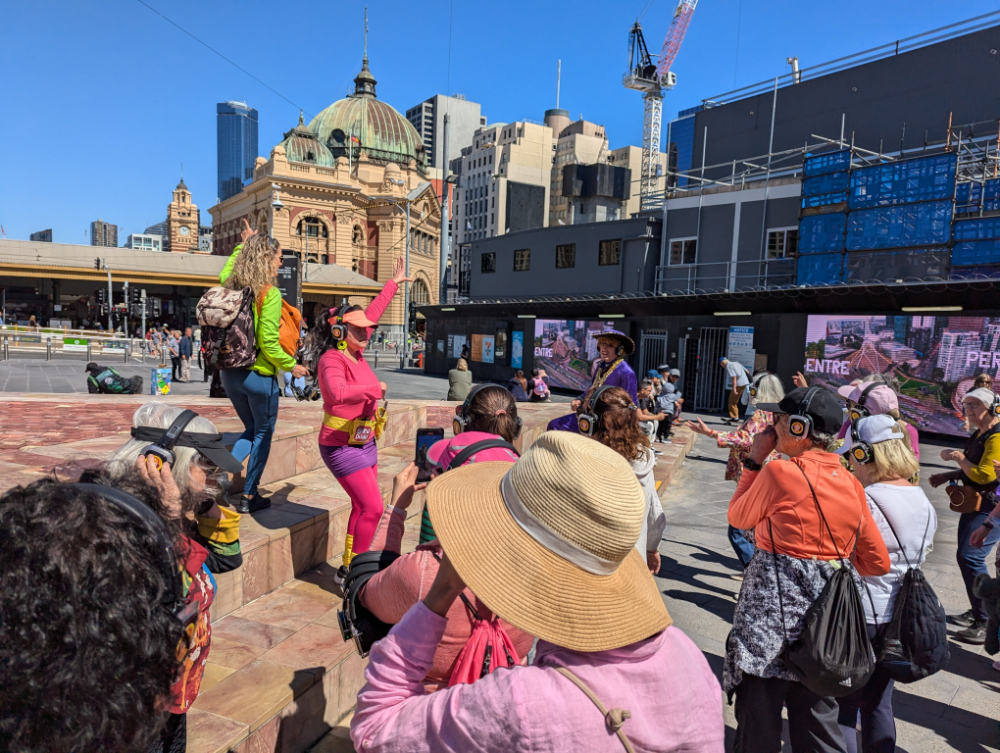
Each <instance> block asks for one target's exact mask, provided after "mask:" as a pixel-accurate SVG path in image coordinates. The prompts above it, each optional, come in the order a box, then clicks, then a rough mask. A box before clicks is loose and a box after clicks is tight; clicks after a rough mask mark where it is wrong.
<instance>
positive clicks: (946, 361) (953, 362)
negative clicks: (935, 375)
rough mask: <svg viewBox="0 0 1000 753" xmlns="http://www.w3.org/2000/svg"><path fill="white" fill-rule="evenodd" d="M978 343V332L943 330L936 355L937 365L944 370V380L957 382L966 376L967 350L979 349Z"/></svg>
mask: <svg viewBox="0 0 1000 753" xmlns="http://www.w3.org/2000/svg"><path fill="white" fill-rule="evenodd" d="M979 343H980V334H979V332H952V331H951V330H945V331H944V333H943V334H942V335H941V344H940V346H939V349H938V356H937V366H938V368H939V369H941V370H942V371H943V372H944V377H943V378H944V381H946V382H957V381H959V380H960V379H962V378H963V377H965V376H966V371H967V369H968V368H969V367H968V365H967V363H966V358H967V356H968V355H969V351H973V350H975V351H978V350H979Z"/></svg>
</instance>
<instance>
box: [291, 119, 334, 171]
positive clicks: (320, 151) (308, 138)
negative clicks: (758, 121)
mask: <svg viewBox="0 0 1000 753" xmlns="http://www.w3.org/2000/svg"><path fill="white" fill-rule="evenodd" d="M279 146H283V147H284V148H285V157H286V158H287V159H288V161H289V162H308V163H309V164H311V165H319V166H321V167H333V162H334V160H333V154H332V153H331V152H330V150H329V149H328V148H327V147H326V145H325V144H324V143H323V142H322V141H320V140H319V139H317V138H316V134H315V133H313V132H312V131H311V130H310V129H308V128H306V125H305V123H303V122H302V113H299V124H298V125H297V126H295V128H293V129H292V130H290V131H288V132H287V133H286V134H285V140H284V141H282V142H281V143H280V144H279Z"/></svg>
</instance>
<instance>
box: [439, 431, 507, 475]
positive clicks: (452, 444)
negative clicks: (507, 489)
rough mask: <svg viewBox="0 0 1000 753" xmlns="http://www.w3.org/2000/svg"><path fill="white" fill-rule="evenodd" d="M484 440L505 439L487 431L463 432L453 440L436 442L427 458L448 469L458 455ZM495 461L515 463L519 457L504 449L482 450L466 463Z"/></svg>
mask: <svg viewBox="0 0 1000 753" xmlns="http://www.w3.org/2000/svg"><path fill="white" fill-rule="evenodd" d="M484 439H503V437H500V436H498V435H496V434H489V433H487V432H485V431H463V432H462V433H461V434H459V435H457V436H454V437H452V438H451V439H442V440H441V441H440V442H435V443H434V444H433V445H432V446H431V448H430V449H429V450H428V451H427V457H428V459H430V460H433V461H434V462H435V463H437V464H438V465H440V466H441V467H442V468H447V467H448V464H449V463H450V462H451V461H452V460H453V459H454V458H455V456H456V455H458V453H460V452H461V451H462V450H464V449H465V448H466V447H468V446H469V445H471V444H473V443H475V442H481V441H482V440H484ZM494 460H500V461H503V462H506V463H513V462H514V461H515V460H517V455H515V454H513V453H512V452H511V451H510V450H505V449H503V448H502V447H496V448H490V449H488V450H480V451H479V452H477V453H476V454H475V455H473V456H472V458H471V459H470V460H468V461H466V464H468V463H487V462H490V461H494Z"/></svg>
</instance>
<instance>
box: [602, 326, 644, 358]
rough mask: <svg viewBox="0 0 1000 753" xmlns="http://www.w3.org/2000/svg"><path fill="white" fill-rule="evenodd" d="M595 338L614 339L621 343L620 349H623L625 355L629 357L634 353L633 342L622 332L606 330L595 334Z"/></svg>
mask: <svg viewBox="0 0 1000 753" xmlns="http://www.w3.org/2000/svg"><path fill="white" fill-rule="evenodd" d="M597 337H598V338H601V337H616V338H618V339H619V340H620V341H621V344H622V347H623V348H625V355H627V356H630V355H632V354H633V353H635V342H634V341H633V340H632V338H631V337H629V336H628V335H626V334H625V333H624V332H620V331H618V330H617V329H606V330H603V331H601V332H598V333H597Z"/></svg>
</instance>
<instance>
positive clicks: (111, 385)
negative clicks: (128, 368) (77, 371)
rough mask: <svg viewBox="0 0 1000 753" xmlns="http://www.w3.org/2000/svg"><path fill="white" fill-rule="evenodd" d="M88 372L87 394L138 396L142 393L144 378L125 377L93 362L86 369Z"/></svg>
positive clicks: (108, 367)
mask: <svg viewBox="0 0 1000 753" xmlns="http://www.w3.org/2000/svg"><path fill="white" fill-rule="evenodd" d="M84 371H86V372H87V392H89V393H90V394H91V395H96V394H98V393H100V394H102V395H138V394H139V393H141V392H142V377H141V376H136V377H132V378H131V379H130V378H128V377H123V376H122V375H121V374H119V373H118V372H117V371H115V370H114V369H112V368H111V367H110V366H101V365H100V364H97V363H94V362H93V361H91V362H90V363H88V364H87V366H86V367H85V368H84Z"/></svg>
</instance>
